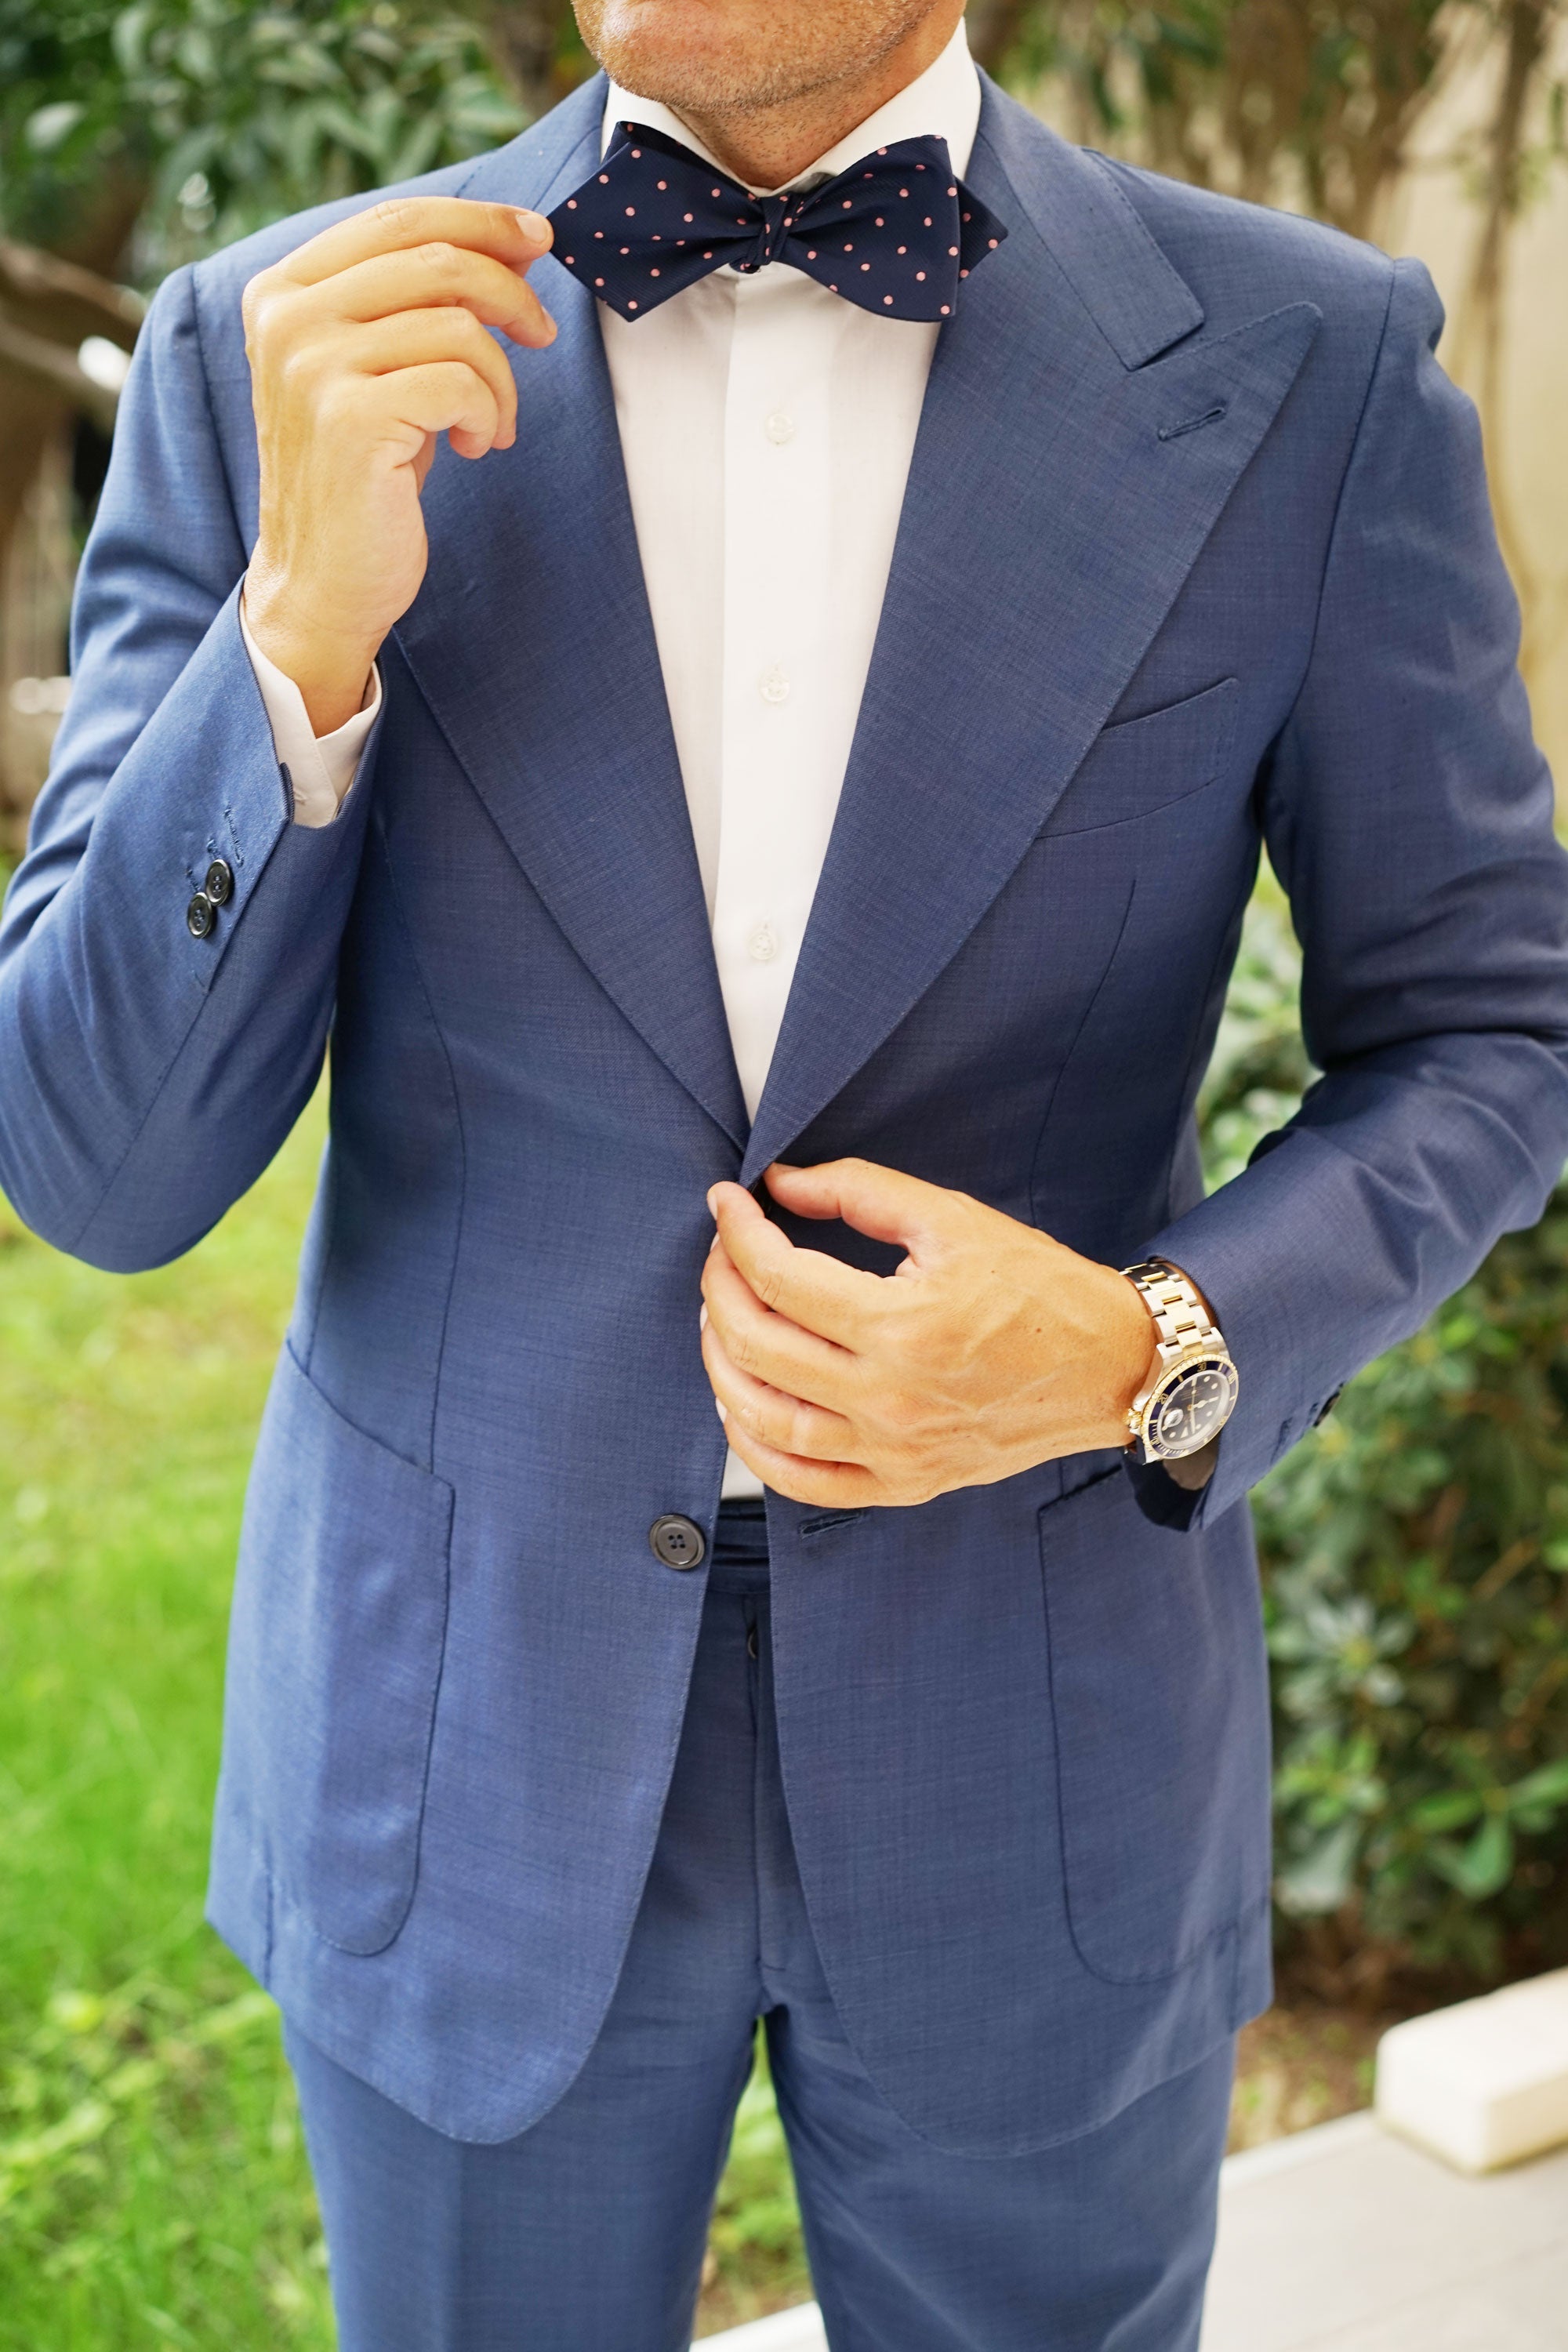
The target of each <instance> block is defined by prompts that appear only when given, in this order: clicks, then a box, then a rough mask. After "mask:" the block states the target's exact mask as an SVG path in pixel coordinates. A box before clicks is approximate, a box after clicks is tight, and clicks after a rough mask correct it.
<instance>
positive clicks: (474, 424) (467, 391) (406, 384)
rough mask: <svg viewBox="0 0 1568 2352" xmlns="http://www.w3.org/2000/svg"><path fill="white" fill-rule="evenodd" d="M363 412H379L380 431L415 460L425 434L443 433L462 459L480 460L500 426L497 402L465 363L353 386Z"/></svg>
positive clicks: (443, 362)
mask: <svg viewBox="0 0 1568 2352" xmlns="http://www.w3.org/2000/svg"><path fill="white" fill-rule="evenodd" d="M351 389H352V390H353V394H354V395H355V396H356V397H362V398H363V400H364V402H365V404H366V405H367V408H370V409H375V410H379V411H380V413H381V415H382V417H383V418H384V425H383V430H384V433H385V434H386V436H387V437H388V439H390V440H392V441H393V442H399V441H401V442H403V443H404V444H405V445H406V452H407V456H408V457H411V458H414V457H417V456H418V455H419V453H420V450H421V448H422V446H423V442H424V436H426V434H427V433H445V434H446V435H447V436H448V437H449V439H450V441H451V444H452V446H453V448H454V449H456V450H457V451H458V455H459V456H460V457H483V455H484V453H485V451H486V450H487V449H489V447H490V446H492V444H493V443H494V440H495V437H496V434H497V431H498V429H499V427H500V410H499V409H498V408H497V406H496V398H495V394H494V393H493V392H492V391H491V390H490V388H489V384H488V383H486V382H485V380H484V378H483V376H482V375H476V374H475V373H474V371H473V369H472V368H471V367H469V366H468V363H467V362H466V361H463V360H438V361H436V362H432V363H430V364H429V365H427V366H425V367H412V368H399V369H398V370H397V371H396V373H395V374H392V375H380V376H374V377H371V378H369V379H368V380H366V381H364V382H363V383H361V384H359V385H354V386H352V387H351Z"/></svg>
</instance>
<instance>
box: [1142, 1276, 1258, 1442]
mask: <svg viewBox="0 0 1568 2352" xmlns="http://www.w3.org/2000/svg"><path fill="white" fill-rule="evenodd" d="M1121 1270H1122V1272H1123V1274H1124V1275H1125V1276H1127V1279H1128V1281H1129V1282H1131V1284H1132V1285H1133V1286H1135V1288H1136V1289H1137V1290H1138V1291H1139V1292H1140V1293H1141V1294H1142V1300H1143V1304H1144V1306H1145V1307H1147V1308H1148V1309H1149V1312H1150V1314H1151V1315H1152V1317H1153V1318H1154V1328H1155V1330H1156V1332H1157V1333H1158V1334H1159V1339H1158V1345H1159V1350H1160V1352H1159V1357H1158V1360H1157V1364H1156V1369H1155V1372H1154V1376H1153V1378H1152V1380H1151V1381H1150V1382H1149V1384H1148V1386H1147V1387H1146V1388H1143V1389H1141V1390H1140V1391H1139V1392H1138V1394H1137V1395H1136V1396H1135V1397H1134V1398H1133V1400H1132V1403H1131V1408H1130V1410H1129V1412H1128V1415H1127V1426H1128V1428H1129V1429H1130V1430H1131V1433H1132V1446H1133V1450H1134V1451H1135V1453H1136V1454H1137V1456H1138V1459H1139V1460H1140V1462H1145V1463H1148V1462H1179V1461H1181V1460H1182V1459H1183V1458H1184V1456H1185V1455H1186V1454H1199V1453H1201V1452H1202V1451H1203V1449H1204V1447H1205V1445H1207V1444H1209V1443H1210V1442H1211V1441H1212V1440H1213V1439H1214V1438H1216V1437H1217V1436H1218V1435H1219V1433H1220V1431H1221V1430H1222V1429H1223V1428H1224V1427H1225V1425H1226V1422H1227V1421H1228V1420H1229V1419H1230V1416H1231V1414H1232V1413H1233V1412H1235V1410H1236V1400H1237V1394H1238V1393H1239V1391H1240V1382H1239V1381H1238V1380H1237V1371H1236V1366H1235V1364H1234V1362H1233V1361H1232V1360H1231V1356H1230V1352H1229V1350H1228V1349H1227V1348H1226V1344H1225V1340H1224V1339H1223V1338H1222V1336H1221V1334H1220V1331H1219V1328H1218V1326H1217V1325H1216V1324H1215V1321H1214V1319H1213V1318H1212V1317H1211V1315H1210V1314H1209V1311H1208V1308H1207V1307H1205V1305H1204V1302H1203V1300H1202V1299H1201V1298H1200V1297H1199V1296H1198V1294H1197V1292H1196V1291H1195V1290H1194V1288H1193V1286H1192V1284H1191V1283H1190V1282H1189V1281H1188V1280H1187V1277H1186V1276H1185V1275H1184V1274H1183V1273H1182V1272H1181V1271H1180V1269H1179V1268H1178V1267H1176V1266H1173V1265H1166V1263H1165V1261H1164V1259H1163V1258H1158V1257H1151V1258H1145V1259H1144V1260H1143V1262H1142V1265H1127V1266H1123V1267H1122V1269H1121Z"/></svg>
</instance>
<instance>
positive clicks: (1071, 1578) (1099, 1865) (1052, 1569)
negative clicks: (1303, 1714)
mask: <svg viewBox="0 0 1568 2352" xmlns="http://www.w3.org/2000/svg"><path fill="white" fill-rule="evenodd" d="M1039 1530H1040V1561H1041V1570H1042V1574H1043V1578H1044V1583H1045V1599H1046V1621H1047V1639H1048V1642H1049V1654H1050V1685H1051V1710H1052V1716H1053V1719H1054V1724H1055V1731H1056V1748H1057V1770H1058V1792H1059V1803H1060V1809H1061V1836H1062V1856H1063V1869H1064V1873H1065V1876H1066V1883H1067V1906H1068V1917H1069V1920H1070V1923H1071V1927H1072V1935H1073V1941H1074V1944H1075V1945H1076V1947H1077V1948H1078V1953H1079V1958H1080V1959H1081V1960H1082V1961H1083V1963H1084V1965H1085V1967H1086V1968H1088V1969H1091V1970H1092V1971H1093V1973H1094V1974H1095V1975H1097V1976H1100V1977H1103V1978H1106V1979H1110V1981H1111V1982H1113V1983H1121V1984H1133V1983H1140V1982H1146V1981H1149V1980H1151V1979H1158V1978H1163V1977H1169V1976H1173V1975H1174V1974H1175V1973H1176V1972H1177V1971H1178V1970H1179V1969H1183V1968H1185V1967H1186V1966H1188V1965H1189V1964H1190V1963H1191V1962H1193V1961H1194V1960H1195V1959H1197V1958H1199V1957H1200V1956H1201V1955H1202V1954H1203V1953H1204V1951H1205V1949H1206V1948H1208V1947H1209V1946H1211V1945H1212V1944H1213V1943H1214V1942H1215V1939H1216V1938H1217V1937H1220V1936H1222V1935H1224V1934H1225V1933H1226V1931H1227V1930H1228V1929H1230V1928H1232V1927H1236V1926H1237V1924H1238V1923H1239V1922H1240V1921H1241V1920H1242V1919H1243V1918H1244V1917H1246V1916H1247V1915H1249V1914H1255V1913H1256V1912H1257V1911H1258V1909H1259V1908H1260V1907H1261V1906H1263V1905H1264V1904H1266V1903H1267V1901H1268V1882H1269V1812H1268V1673H1267V1667H1266V1664H1265V1659H1264V1651H1263V1633H1262V1614H1261V1609H1260V1605H1259V1600H1258V1574H1257V1569H1256V1565H1255V1562H1254V1557H1253V1550H1252V1540H1251V1525H1250V1521H1249V1519H1248V1517H1247V1507H1246V1506H1245V1504H1243V1505H1239V1506H1238V1507H1237V1508H1236V1509H1235V1510H1233V1511H1227V1512H1226V1514H1225V1516H1224V1517H1223V1518H1221V1519H1220V1521H1219V1522H1218V1524H1217V1525H1216V1526H1215V1527H1214V1528H1210V1529H1206V1530H1205V1531H1204V1532H1203V1533H1201V1534H1197V1535H1184V1534H1177V1533H1175V1532H1174V1531H1173V1530H1172V1529H1171V1528H1161V1527H1156V1526H1154V1525H1153V1524H1152V1521H1150V1520H1149V1519H1147V1518H1145V1517H1144V1516H1143V1514H1142V1511H1141V1510H1140V1509H1139V1507H1138V1503H1137V1500H1136V1498H1135V1496H1134V1495H1133V1492H1132V1486H1131V1480H1130V1479H1129V1478H1128V1477H1127V1475H1126V1474H1125V1472H1124V1471H1122V1470H1121V1469H1120V1468H1118V1469H1114V1470H1111V1471H1110V1472H1109V1473H1108V1474H1105V1475H1101V1476H1100V1477H1099V1478H1097V1479H1096V1480H1095V1481H1094V1482H1093V1483H1092V1484H1090V1485H1089V1486H1084V1487H1080V1488H1079V1490H1078V1491H1077V1492H1075V1493H1073V1494H1070V1495H1068V1496H1065V1497H1064V1498H1063V1499H1062V1500H1060V1501H1058V1502H1055V1503H1050V1504H1047V1506H1046V1507H1045V1508H1044V1509H1043V1510H1042V1511H1041V1512H1040V1515H1039Z"/></svg>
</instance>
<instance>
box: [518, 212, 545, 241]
mask: <svg viewBox="0 0 1568 2352" xmlns="http://www.w3.org/2000/svg"><path fill="white" fill-rule="evenodd" d="M517 225H518V226H519V228H520V229H521V231H522V233H523V235H524V236H525V237H526V238H527V239H528V241H529V243H530V245H548V244H549V243H550V241H551V238H552V236H553V234H554V232H553V230H552V228H551V226H550V223H549V222H548V221H547V220H546V219H545V217H544V215H543V214H542V213H525V212H521V211H520V212H519V214H518V216H517Z"/></svg>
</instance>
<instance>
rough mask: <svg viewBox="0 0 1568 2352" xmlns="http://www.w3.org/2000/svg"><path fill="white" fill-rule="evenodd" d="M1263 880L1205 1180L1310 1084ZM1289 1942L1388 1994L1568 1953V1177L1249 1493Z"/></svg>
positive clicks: (1232, 1005)
mask: <svg viewBox="0 0 1568 2352" xmlns="http://www.w3.org/2000/svg"><path fill="white" fill-rule="evenodd" d="M1298 982H1299V959H1298V956H1297V952H1296V949H1295V944H1294V941H1293V940H1292V939H1291V936H1290V933H1289V925H1288V922H1287V919H1286V918H1285V915H1284V913H1283V910H1282V908H1281V907H1280V904H1279V899H1278V897H1277V895H1276V894H1274V893H1273V892H1272V891H1270V890H1268V889H1266V890H1265V891H1264V892H1263V893H1260V895H1259V897H1258V900H1257V901H1256V902H1255V904H1254V907H1253V908H1252V911H1251V913H1250V915H1249V917H1248V920H1247V930H1246V933H1245V936H1244V940H1243V946H1242V952H1241V957H1240V959H1239V961H1238V964H1237V974H1236V979H1235V982H1234V983H1233V986H1232V990H1231V996H1230V1002H1229V1004H1228V1006H1227V1009H1226V1018H1225V1022H1224V1024H1223V1026H1222V1029H1221V1033H1220V1038H1219V1042H1218V1046H1217V1049H1216V1052H1215V1062H1214V1066H1213V1068H1212V1069H1211V1071H1210V1074H1209V1077H1208V1080H1207V1083H1206V1085H1205V1092H1204V1097H1203V1100H1202V1102H1201V1104H1200V1115H1201V1118H1202V1121H1203V1127H1204V1133H1205V1155H1206V1160H1207V1164H1208V1170H1209V1174H1210V1177H1211V1181H1223V1180H1224V1179H1225V1178H1226V1177H1227V1176H1229V1175H1231V1174H1233V1173H1234V1172H1236V1171H1237V1169H1238V1168H1239V1167H1241V1166H1242V1165H1244V1164H1245V1161H1246V1159H1247V1154H1248V1152H1249V1151H1250V1150H1251V1149H1252V1147H1253V1146H1254V1145H1255V1143H1256V1142H1257V1140H1258V1138H1259V1137H1260V1136H1261V1135H1262V1134H1263V1133H1265V1132H1266V1131H1267V1130H1268V1129H1270V1128H1273V1127H1275V1126H1277V1125H1278V1124H1279V1120H1280V1118H1282V1117H1288V1116H1289V1113H1290V1111H1291V1110H1292V1109H1293V1108H1295V1105H1296V1103H1297V1102H1298V1101H1299V1100H1300V1095H1301V1092H1302V1090H1303V1088H1304V1087H1305V1085H1306V1083H1307V1082H1308V1079H1309V1078H1310V1075H1311V1073H1310V1068H1309V1066H1308V1064H1307V1061H1306V1056H1305V1053H1304V1050H1303V1047H1302V1045H1301V1040H1300V1030H1299V1027H1298V1025H1297V1018H1296V999H1297V993H1298ZM1254 1507H1255V1511H1256V1516H1257V1522H1258V1536H1259V1540H1260V1547H1261V1550H1262V1556H1263V1568H1264V1588H1265V1608H1266V1620H1267V1625H1268V1648H1269V1655H1270V1659H1271V1663H1272V1675H1273V1696H1274V1722H1275V1738H1276V1769H1275V1805H1276V1812H1277V1834H1276V1880H1275V1892H1276V1900H1277V1905H1278V1915H1279V1926H1280V1940H1281V1947H1282V1955H1283V1957H1284V1958H1286V1960H1287V1962H1288V1964H1289V1963H1293V1964H1294V1966H1295V1967H1296V1969H1298V1971H1299V1972H1300V1973H1301V1974H1302V1975H1304V1976H1306V1977H1307V1978H1308V1979H1310V1980H1315V1981H1317V1982H1318V1983H1319V1984H1320V1985H1321V1987H1323V1989H1325V1990H1334V1991H1336V1992H1340V1993H1343V1992H1345V1991H1348V1990H1352V1989H1353V1988H1355V1987H1358V1986H1359V1987H1360V1988H1361V1989H1362V1990H1363V1991H1365V1992H1367V1993H1368V1994H1369V1995H1371V1996H1373V1997H1376V1995H1377V1994H1378V1992H1379V1991H1380V1990H1382V1989H1383V1988H1384V1987H1385V1986H1386V1983H1387V1980H1388V1979H1389V1977H1390V1975H1391V1974H1393V1973H1394V1972H1395V1971H1401V1972H1403V1971H1408V1970H1411V1969H1416V1970H1425V1971H1434V1972H1440V1973H1441V1974H1443V1975H1444V1976H1447V1977H1452V1978H1458V1977H1464V1978H1469V1979H1493V1978H1496V1977H1498V1976H1500V1975H1501V1974H1504V1973H1515V1974H1517V1973H1528V1972H1529V1971H1530V1970H1531V1969H1536V1968H1541V1967H1544V1966H1547V1965H1550V1964H1551V1963H1552V1962H1553V1961H1557V1960H1563V1959H1568V1186H1564V1187H1560V1189H1559V1191H1558V1192H1557V1193H1556V1195H1555V1196H1554V1198H1553V1200H1552V1203H1551V1205H1550V1207H1549V1209H1548V1211H1547V1213H1546V1216H1545V1218H1544V1219H1543V1221H1542V1223H1541V1224H1540V1225H1539V1226H1538V1227H1537V1228H1536V1229H1535V1231H1534V1232H1533V1233H1529V1234H1510V1235H1508V1236H1506V1237H1505V1238H1504V1239H1503V1240H1502V1241H1501V1242H1500V1244H1498V1246H1497V1248H1496V1249H1494V1250H1493V1252H1492V1254H1491V1255H1490V1257H1489V1259H1488V1260H1487V1262H1486V1264H1485V1265H1483V1266H1482V1267H1481V1269H1480V1271H1479V1273H1478V1274H1477V1276H1475V1278H1474V1280H1473V1281H1471V1282H1469V1283H1468V1284H1467V1286H1465V1288H1464V1289H1463V1290H1462V1291H1460V1292H1459V1293H1458V1296H1457V1297H1455V1298H1453V1299H1451V1300H1450V1301H1449V1302H1448V1304H1447V1306H1446V1307H1443V1308H1442V1309H1441V1310H1440V1312H1439V1313H1438V1314H1437V1315H1436V1316H1435V1317H1434V1318H1432V1320H1431V1322H1429V1323H1428V1324H1427V1325H1426V1328H1425V1329H1424V1330H1422V1331H1421V1332H1419V1333H1418V1334H1417V1335H1416V1337H1415V1339H1411V1340H1409V1341H1407V1342H1406V1343H1405V1346H1403V1347H1400V1348H1396V1349H1394V1350H1393V1351H1392V1352H1391V1353H1390V1354H1388V1355H1386V1356H1384V1357H1383V1358H1381V1359H1380V1360H1378V1361H1377V1362H1376V1363H1374V1364H1373V1365H1371V1366H1369V1368H1368V1369H1367V1370H1365V1371H1364V1372H1363V1373H1362V1375H1361V1376H1360V1378H1359V1379H1358V1380H1356V1381H1352V1383H1351V1384H1350V1385H1349V1387H1347V1389H1346V1391H1345V1392H1344V1395H1343V1397H1342V1399H1341V1401H1340V1403H1339V1406H1338V1407H1337V1409H1336V1411H1335V1412H1334V1413H1333V1414H1332V1415H1331V1417H1330V1419H1329V1420H1328V1421H1327V1422H1326V1423H1324V1425H1323V1426H1322V1428H1321V1430H1319V1431H1317V1432H1316V1433H1314V1434H1313V1435H1312V1436H1310V1438H1308V1439H1307V1440H1306V1441H1305V1442H1304V1443H1303V1444H1301V1445H1300V1446H1298V1447H1297V1449H1296V1450H1295V1452H1294V1453H1293V1454H1291V1455H1290V1456H1289V1458H1288V1459H1287V1460H1286V1461H1285V1462H1283V1463H1282V1464H1281V1465H1279V1468H1278V1469H1277V1470H1276V1471H1275V1472H1274V1473H1273V1474H1272V1475H1271V1476H1270V1477H1269V1478H1268V1480H1267V1481H1266V1482H1265V1484H1264V1485H1263V1486H1262V1487H1261V1488H1260V1489H1259V1491H1258V1495H1257V1496H1256V1498H1255V1506H1254Z"/></svg>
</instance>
